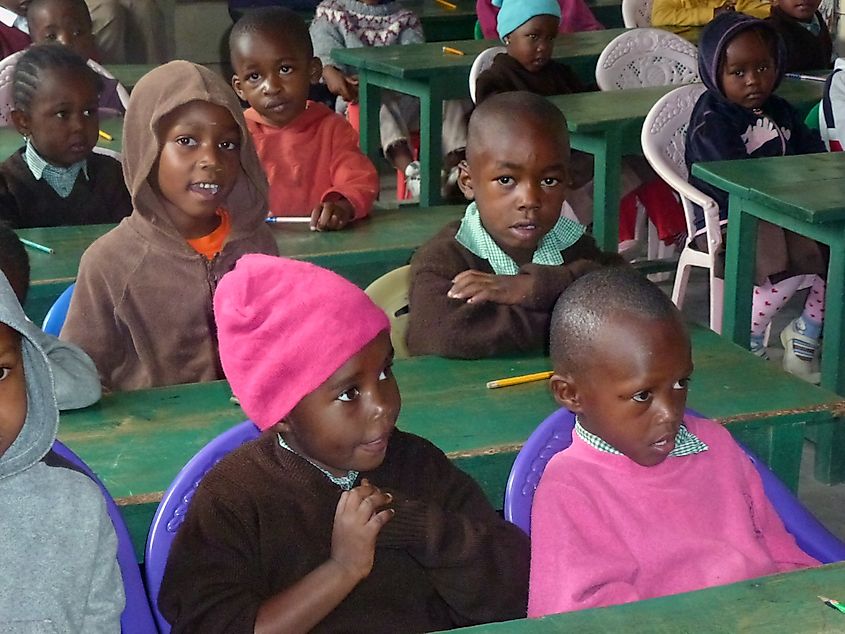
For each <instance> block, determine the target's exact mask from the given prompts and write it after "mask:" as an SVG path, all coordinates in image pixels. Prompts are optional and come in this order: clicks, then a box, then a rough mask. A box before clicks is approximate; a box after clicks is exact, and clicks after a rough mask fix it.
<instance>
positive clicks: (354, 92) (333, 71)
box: [323, 66, 358, 103]
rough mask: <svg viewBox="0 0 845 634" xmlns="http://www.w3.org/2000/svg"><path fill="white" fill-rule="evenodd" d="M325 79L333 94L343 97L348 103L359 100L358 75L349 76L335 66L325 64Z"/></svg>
mask: <svg viewBox="0 0 845 634" xmlns="http://www.w3.org/2000/svg"><path fill="white" fill-rule="evenodd" d="M323 81H325V82H326V88H328V89H329V92H331V93H332V94H333V95H337V96H338V97H342V98H343V100H344V101H346V102H347V103H355V102H356V101H358V78H357V77H349V76H348V75H345V74H343V73H342V72H341V71H340V70H339V69H337V68H335V67H334V66H324V67H323Z"/></svg>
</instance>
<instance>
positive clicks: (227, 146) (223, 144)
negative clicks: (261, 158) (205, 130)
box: [220, 141, 238, 151]
mask: <svg viewBox="0 0 845 634" xmlns="http://www.w3.org/2000/svg"><path fill="white" fill-rule="evenodd" d="M220 149H221V150H230V151H231V150H237V149H238V144H237V142H236V141H220Z"/></svg>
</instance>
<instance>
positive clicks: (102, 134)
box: [100, 130, 114, 141]
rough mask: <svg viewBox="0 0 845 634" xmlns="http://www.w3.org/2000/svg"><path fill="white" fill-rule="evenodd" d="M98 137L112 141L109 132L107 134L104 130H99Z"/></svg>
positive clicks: (112, 138)
mask: <svg viewBox="0 0 845 634" xmlns="http://www.w3.org/2000/svg"><path fill="white" fill-rule="evenodd" d="M100 138H103V139H105V140H106V141H114V137H112V135H111V134H109V133H108V132H105V131H103V130H100Z"/></svg>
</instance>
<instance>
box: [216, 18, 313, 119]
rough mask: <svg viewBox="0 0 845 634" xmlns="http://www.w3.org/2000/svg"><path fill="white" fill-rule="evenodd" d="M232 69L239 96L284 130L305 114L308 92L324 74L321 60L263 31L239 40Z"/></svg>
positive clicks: (234, 47)
mask: <svg viewBox="0 0 845 634" xmlns="http://www.w3.org/2000/svg"><path fill="white" fill-rule="evenodd" d="M232 66H233V67H234V69H235V75H234V76H232V87H233V88H234V89H235V92H236V93H237V94H238V97H240V98H241V99H243V100H244V101H246V102H248V103H249V105H250V106H252V107H253V108H255V110H256V111H257V112H258V114H260V115H261V116H262V117H264V118H265V119H267V120H269V121H270V122H271V123H272V124H273V125H275V126H277V127H280V128H281V127H284V126H286V125H287V124H288V123H290V122H291V121H293V120H294V119H296V118H297V117H298V116H299V115H301V114H302V113H303V112H305V107H306V101H307V100H308V90H309V88H310V86H311V84H313V83H317V82H318V81H319V79H320V74H321V73H322V66H321V64H320V60H319V59H318V58H316V57H308V56H307V55H306V51H303V50H300V49H299V48H298V47H296V46H295V45H293V44H292V43H291V42H286V41H282V40H281V39H280V38H274V37H272V36H271V35H268V34H266V33H262V32H261V31H258V32H256V33H253V34H250V35H249V36H244V37H241V38H238V40H237V41H236V42H235V44H234V46H233V48H232Z"/></svg>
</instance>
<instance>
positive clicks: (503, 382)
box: [487, 370, 554, 390]
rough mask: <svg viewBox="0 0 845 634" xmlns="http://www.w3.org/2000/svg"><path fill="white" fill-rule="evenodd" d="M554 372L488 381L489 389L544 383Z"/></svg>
mask: <svg viewBox="0 0 845 634" xmlns="http://www.w3.org/2000/svg"><path fill="white" fill-rule="evenodd" d="M552 374H554V372H552V371H551V370H550V371H548V372H535V373H534V374H523V375H521V376H511V377H508V378H507V379H496V380H495V381H487V389H488V390H494V389H496V388H497V387H509V386H511V385H520V384H522V383H531V382H532V381H542V380H543V379H548V378H549V377H550V376H551V375H552Z"/></svg>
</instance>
